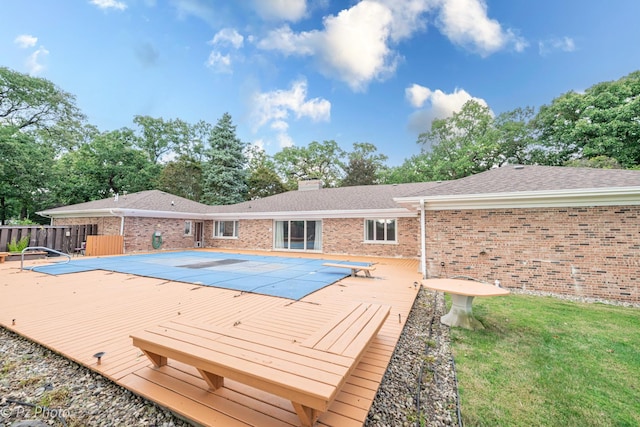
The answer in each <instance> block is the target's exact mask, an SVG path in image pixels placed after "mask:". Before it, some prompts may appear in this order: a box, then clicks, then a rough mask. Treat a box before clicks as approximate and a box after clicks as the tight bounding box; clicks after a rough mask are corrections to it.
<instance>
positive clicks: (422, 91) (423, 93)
mask: <svg viewBox="0 0 640 427" xmlns="http://www.w3.org/2000/svg"><path fill="white" fill-rule="evenodd" d="M404 93H405V96H406V98H407V100H409V103H410V104H411V105H412V106H414V107H415V108H420V107H422V106H423V105H424V103H425V102H426V101H427V99H429V97H430V96H431V94H432V92H431V89H429V88H428V87H424V86H420V85H418V84H415V83H414V84H412V85H411V86H410V87H408V88H406V89H405V90H404Z"/></svg>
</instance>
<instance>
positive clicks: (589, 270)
mask: <svg viewBox="0 0 640 427" xmlns="http://www.w3.org/2000/svg"><path fill="white" fill-rule="evenodd" d="M426 220H427V229H426V233H427V271H428V274H429V276H430V277H434V276H440V277H450V276H454V275H465V276H471V277H475V278H478V279H481V280H484V281H488V282H490V283H493V282H494V281H495V280H496V279H498V280H500V282H501V283H502V285H503V286H505V287H510V288H520V289H528V290H538V291H547V292H554V293H562V294H570V295H579V296H587V297H595V298H607V299H614V300H622V301H628V302H634V303H638V302H640V292H639V289H638V288H639V283H640V280H639V279H638V276H639V272H640V207H637V206H634V207H626V206H625V207H615V206H613V207H586V208H546V209H495V210H468V211H437V212H432V211H428V212H427V217H426ZM441 263H444V267H442V266H441Z"/></svg>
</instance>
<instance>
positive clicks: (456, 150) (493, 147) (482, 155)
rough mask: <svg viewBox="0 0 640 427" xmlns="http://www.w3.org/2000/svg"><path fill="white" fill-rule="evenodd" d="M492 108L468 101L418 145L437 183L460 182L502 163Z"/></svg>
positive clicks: (433, 127)
mask: <svg viewBox="0 0 640 427" xmlns="http://www.w3.org/2000/svg"><path fill="white" fill-rule="evenodd" d="M493 122H494V120H493V115H492V114H491V111H490V110H489V108H488V107H486V106H484V105H481V104H479V103H478V102H476V101H474V100H470V101H467V102H466V103H465V104H464V105H463V106H462V109H461V110H460V111H459V112H456V113H454V114H453V115H452V116H451V117H449V118H446V119H436V120H434V121H433V123H432V125H431V130H430V131H428V132H425V133H422V134H420V136H419V138H418V143H419V144H422V146H423V149H425V150H428V149H429V147H430V151H428V152H427V157H426V159H425V160H426V161H427V163H428V164H429V169H430V170H431V173H430V175H431V176H432V178H433V179H442V180H447V179H457V178H462V177H465V176H468V175H473V174H475V173H478V172H482V171H485V170H488V169H491V168H492V167H493V166H495V165H498V164H499V163H500V144H499V142H498V133H497V132H496V130H495V127H494V123H493Z"/></svg>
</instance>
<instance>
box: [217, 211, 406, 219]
mask: <svg viewBox="0 0 640 427" xmlns="http://www.w3.org/2000/svg"><path fill="white" fill-rule="evenodd" d="M415 216H417V212H415V211H412V210H407V209H405V208H394V209H358V210H346V211H343V210H325V211H283V212H255V213H253V212H241V213H234V212H226V213H209V214H207V218H209V219H214V220H235V219H291V218H296V219H324V218H404V217H409V218H411V217H415Z"/></svg>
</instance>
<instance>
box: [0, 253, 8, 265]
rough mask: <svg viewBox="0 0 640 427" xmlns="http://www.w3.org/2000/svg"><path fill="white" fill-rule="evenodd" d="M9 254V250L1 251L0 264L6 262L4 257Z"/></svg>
mask: <svg viewBox="0 0 640 427" xmlns="http://www.w3.org/2000/svg"><path fill="white" fill-rule="evenodd" d="M8 256H9V252H0V264H2V263H3V262H4V259H5V258H6V257H8Z"/></svg>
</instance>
